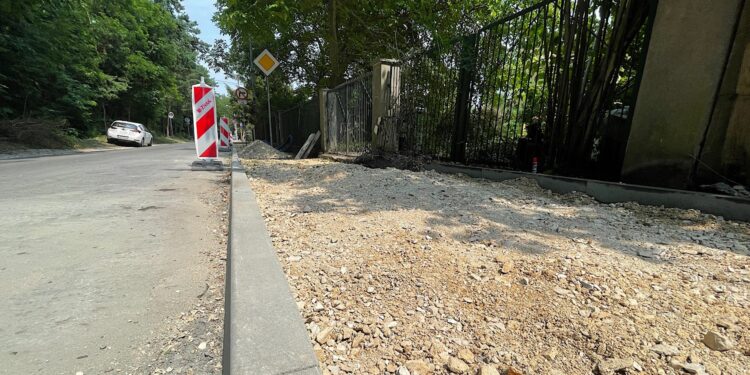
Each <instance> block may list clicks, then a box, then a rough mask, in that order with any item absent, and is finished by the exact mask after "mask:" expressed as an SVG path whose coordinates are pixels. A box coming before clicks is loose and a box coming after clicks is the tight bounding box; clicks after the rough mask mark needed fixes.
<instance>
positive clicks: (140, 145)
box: [138, 138, 143, 147]
mask: <svg viewBox="0 0 750 375" xmlns="http://www.w3.org/2000/svg"><path fill="white" fill-rule="evenodd" d="M138 147H143V138H141V143H140V144H139V145H138Z"/></svg>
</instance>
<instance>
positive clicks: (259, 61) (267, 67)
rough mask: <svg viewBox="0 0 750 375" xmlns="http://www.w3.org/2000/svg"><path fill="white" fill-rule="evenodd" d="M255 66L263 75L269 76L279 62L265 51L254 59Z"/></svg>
mask: <svg viewBox="0 0 750 375" xmlns="http://www.w3.org/2000/svg"><path fill="white" fill-rule="evenodd" d="M255 65H257V66H258V68H260V70H262V71H263V73H265V74H266V75H269V74H271V72H273V70H274V69H276V67H277V66H279V61H278V60H276V58H275V57H273V55H272V54H271V52H268V50H267V49H265V50H263V52H261V53H260V55H258V57H256V58H255Z"/></svg>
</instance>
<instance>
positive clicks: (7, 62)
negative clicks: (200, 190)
mask: <svg viewBox="0 0 750 375" xmlns="http://www.w3.org/2000/svg"><path fill="white" fill-rule="evenodd" d="M3 4H4V5H2V6H0V17H2V18H3V20H4V25H3V26H1V27H0V95H3V101H2V103H0V116H2V117H3V118H14V117H31V116H34V117H64V118H66V119H67V120H68V121H69V122H70V123H71V125H73V126H74V127H76V128H78V129H79V130H82V131H85V132H91V131H92V129H97V128H98V129H100V128H102V124H107V123H109V122H110V121H112V120H113V119H130V120H133V121H139V122H143V123H145V124H147V125H149V126H150V127H156V128H157V129H158V128H159V126H155V125H157V124H159V123H160V121H161V120H162V117H164V114H165V113H166V112H167V109H168V108H170V107H174V108H180V109H179V110H177V111H176V113H178V114H179V115H182V113H181V112H183V108H185V107H188V108H189V97H188V95H189V87H190V85H191V84H194V83H195V82H197V81H198V80H199V77H200V76H201V75H205V76H207V75H208V74H207V73H208V72H207V71H206V70H205V68H203V67H202V66H200V65H198V64H197V60H198V56H199V54H201V53H206V52H207V49H208V46H207V45H206V44H205V43H203V42H201V41H200V40H199V39H198V37H197V33H198V30H197V27H196V24H195V23H194V22H192V21H190V19H189V18H188V17H187V15H185V14H184V13H183V7H182V5H181V3H180V1H179V0H155V1H151V0H67V1H42V0H37V1H22V2H8V4H5V2H4V3H3ZM97 108H99V109H97Z"/></svg>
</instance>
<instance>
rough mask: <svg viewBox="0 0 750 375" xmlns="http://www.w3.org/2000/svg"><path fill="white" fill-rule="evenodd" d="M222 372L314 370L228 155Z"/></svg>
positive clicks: (251, 197) (259, 222)
mask: <svg viewBox="0 0 750 375" xmlns="http://www.w3.org/2000/svg"><path fill="white" fill-rule="evenodd" d="M230 199H231V210H230V227H229V249H228V257H227V277H226V293H225V296H226V299H225V301H226V305H225V313H224V314H225V316H224V362H223V369H224V370H223V372H224V374H233V375H238V374H294V375H296V374H310V375H313V374H320V371H319V369H318V360H317V358H316V357H315V354H314V353H313V350H312V345H311V343H310V339H309V337H308V335H307V330H306V329H305V326H304V324H303V321H302V317H301V316H300V313H299V311H298V310H297V305H296V303H295V302H294V298H293V297H292V294H291V292H290V290H289V284H288V283H287V280H286V276H284V271H283V270H282V268H281V264H280V263H279V261H278V259H277V256H276V251H275V250H274V248H273V246H272V245H271V239H270V237H269V235H268V232H267V230H266V225H265V222H264V221H263V217H262V216H261V213H260V209H259V208H258V204H257V203H256V199H255V194H254V193H253V191H252V189H250V184H249V181H248V179H247V175H246V174H245V169H244V168H243V167H242V164H241V163H240V161H239V158H238V157H237V153H236V152H233V154H232V188H231V196H230Z"/></svg>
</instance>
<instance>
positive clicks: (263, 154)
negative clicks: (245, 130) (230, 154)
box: [237, 141, 291, 159]
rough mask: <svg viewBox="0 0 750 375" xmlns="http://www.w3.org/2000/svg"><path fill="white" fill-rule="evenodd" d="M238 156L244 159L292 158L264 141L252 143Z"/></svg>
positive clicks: (240, 151)
mask: <svg viewBox="0 0 750 375" xmlns="http://www.w3.org/2000/svg"><path fill="white" fill-rule="evenodd" d="M237 154H238V155H239V157H241V158H243V159H289V158H290V157H291V156H290V155H288V154H285V153H283V152H281V151H279V150H277V149H275V148H273V147H271V146H270V145H269V144H268V143H265V142H263V141H252V142H250V144H248V145H247V146H245V147H244V148H243V149H242V150H239V152H238V153H237Z"/></svg>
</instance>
